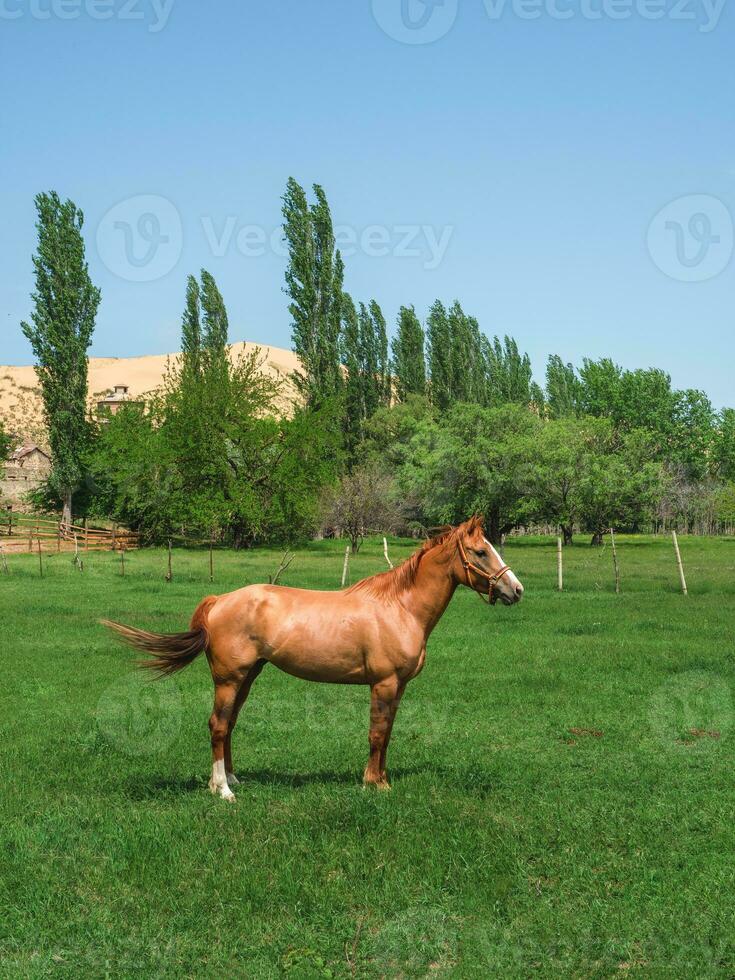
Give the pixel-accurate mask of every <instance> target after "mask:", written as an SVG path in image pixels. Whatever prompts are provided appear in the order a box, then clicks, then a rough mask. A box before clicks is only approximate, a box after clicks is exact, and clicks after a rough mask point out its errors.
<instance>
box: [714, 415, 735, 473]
mask: <svg viewBox="0 0 735 980" xmlns="http://www.w3.org/2000/svg"><path fill="white" fill-rule="evenodd" d="M715 425H716V428H715V438H714V446H713V450H712V456H713V463H714V467H715V471H716V473H717V475H718V476H720V477H721V478H722V479H724V480H729V481H735V408H723V409H722V412H720V415H719V418H718V419H717V420H716V423H715Z"/></svg>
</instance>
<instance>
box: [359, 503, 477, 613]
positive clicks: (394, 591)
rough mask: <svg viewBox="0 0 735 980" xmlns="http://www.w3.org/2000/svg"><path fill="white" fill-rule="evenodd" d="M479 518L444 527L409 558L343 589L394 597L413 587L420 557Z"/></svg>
mask: <svg viewBox="0 0 735 980" xmlns="http://www.w3.org/2000/svg"><path fill="white" fill-rule="evenodd" d="M481 520H482V518H476V517H473V518H471V519H470V520H469V521H465V523H464V524H460V525H458V526H457V527H449V528H446V530H443V531H441V532H440V533H439V534H437V535H435V536H434V537H432V538H427V540H426V541H424V543H423V544H422V545H421V547H420V548H419V549H418V550H417V551H414V553H413V554H412V555H411V556H410V557H409V558H407V559H406V560H405V561H403V562H401V564H400V565H397V566H396V567H395V568H390V569H388V571H387V572H377V573H376V574H375V575H371V576H370V577H369V578H364V579H361V581H359V582H356V583H355V584H354V585H351V586H350V587H349V588H348V589H345V592H347V593H355V592H364V593H366V594H367V595H369V596H372V597H373V598H376V599H379V598H386V599H395V598H396V597H397V596H399V595H400V594H401V593H402V592H406V591H407V590H408V589H410V588H412V587H413V585H414V584H415V582H416V575H417V574H418V570H419V565H420V564H421V559H422V558H423V557H424V556H425V555H426V554H427V553H428V552H429V551H433V550H434V548H439V547H441V546H442V545H446V544H449V543H450V542H451V541H456V540H457V538H458V537H459V536H460V533H462V532H464V531H470V530H473V528H474V527H475V522H477V521H481Z"/></svg>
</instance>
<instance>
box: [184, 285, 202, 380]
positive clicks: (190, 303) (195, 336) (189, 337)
mask: <svg viewBox="0 0 735 980" xmlns="http://www.w3.org/2000/svg"><path fill="white" fill-rule="evenodd" d="M201 361H202V324H201V303H200V297H199V283H198V282H197V281H196V277H195V276H188V277H187V280H186V306H185V308H184V315H183V317H182V320H181V362H182V374H183V377H184V378H186V379H196V378H198V377H199V375H200V373H201V366H202V365H201Z"/></svg>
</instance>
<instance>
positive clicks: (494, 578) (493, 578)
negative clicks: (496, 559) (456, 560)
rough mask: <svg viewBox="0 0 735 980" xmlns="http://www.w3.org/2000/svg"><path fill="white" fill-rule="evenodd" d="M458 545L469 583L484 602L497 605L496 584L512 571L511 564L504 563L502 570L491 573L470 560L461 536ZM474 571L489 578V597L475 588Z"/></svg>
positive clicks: (482, 576)
mask: <svg viewBox="0 0 735 980" xmlns="http://www.w3.org/2000/svg"><path fill="white" fill-rule="evenodd" d="M457 545H458V547H459V557H460V560H461V561H462V567H463V568H464V570H465V573H466V575H467V585H468V586H469V588H470V589H472V591H473V592H477V594H478V595H479V597H480V598H481V599H482V601H483V602H487V603H488V605H495V603H496V602H497V599H496V598H494V597H493V592H494V590H495V586H496V585H497V584H498V582H499V581H500V579H501V578H502V577H503V576H504V575H505V573H506V572H509V571H510V565H503V567H502V568H501V569H500V571H498V572H495V574H494V575H490V574H489V573H488V572H486V571H484V569H482V568H480V567H479V566H478V565H475V564H474V562H471V561H470V560H469V558H468V557H467V553H466V552H465V550H464V546H463V544H462V541H461V539H459V538H458V539H457ZM473 572H474V573H475V575H479V576H480V577H481V578H484V579H487V597H486V596H485V594H484V593H483V592H480V591H479V590H478V589H476V588H475V586H474V584H473V581H472V573H473Z"/></svg>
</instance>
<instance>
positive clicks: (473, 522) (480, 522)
mask: <svg viewBox="0 0 735 980" xmlns="http://www.w3.org/2000/svg"><path fill="white" fill-rule="evenodd" d="M484 527H485V518H484V517H483V516H482V514H473V515H472V517H471V518H470V520H469V524H468V525H467V530H468V531H476V530H477V529H478V528H480V530H482V529H483V528H484Z"/></svg>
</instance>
